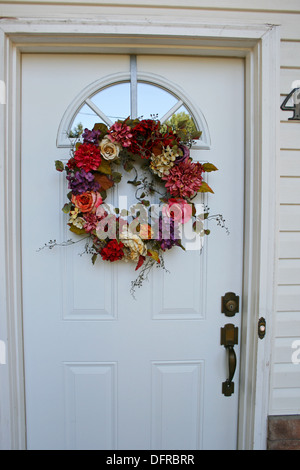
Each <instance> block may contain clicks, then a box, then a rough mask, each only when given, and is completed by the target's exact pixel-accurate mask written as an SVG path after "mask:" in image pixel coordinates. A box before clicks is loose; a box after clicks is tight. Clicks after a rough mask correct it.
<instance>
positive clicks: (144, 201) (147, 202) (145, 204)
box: [142, 199, 150, 207]
mask: <svg viewBox="0 0 300 470" xmlns="http://www.w3.org/2000/svg"><path fill="white" fill-rule="evenodd" d="M142 204H143V205H144V206H145V207H149V206H150V201H147V200H146V199H144V200H143V201H142Z"/></svg>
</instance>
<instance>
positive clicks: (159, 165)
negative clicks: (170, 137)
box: [150, 145, 179, 178]
mask: <svg viewBox="0 0 300 470" xmlns="http://www.w3.org/2000/svg"><path fill="white" fill-rule="evenodd" d="M178 156H179V154H178V153H174V152H173V150H172V149H171V148H170V147H169V145H168V146H167V147H164V148H163V151H162V153H161V154H159V155H154V154H152V155H151V163H150V168H151V170H152V171H153V173H155V174H156V175H158V176H160V177H161V178H162V177H163V176H167V175H168V174H169V171H170V169H171V168H172V167H173V165H174V162H175V160H176V157H178Z"/></svg>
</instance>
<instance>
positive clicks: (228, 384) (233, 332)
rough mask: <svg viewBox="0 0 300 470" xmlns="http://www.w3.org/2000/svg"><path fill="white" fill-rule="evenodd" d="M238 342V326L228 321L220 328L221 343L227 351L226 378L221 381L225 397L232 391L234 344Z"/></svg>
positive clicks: (234, 364) (234, 361) (234, 359)
mask: <svg viewBox="0 0 300 470" xmlns="http://www.w3.org/2000/svg"><path fill="white" fill-rule="evenodd" d="M235 344H238V328H237V327H235V326H234V325H232V324H231V323H228V324H227V325H225V326H224V328H221V345H223V346H225V349H226V351H228V370H229V373H228V379H227V380H225V382H223V383H222V393H223V395H225V397H230V396H231V395H232V394H233V393H234V382H233V381H232V380H233V377H234V374H235V371H236V362H237V361H236V354H235V350H234V345H235Z"/></svg>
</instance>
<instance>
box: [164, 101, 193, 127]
mask: <svg viewBox="0 0 300 470" xmlns="http://www.w3.org/2000/svg"><path fill="white" fill-rule="evenodd" d="M186 118H188V121H187V124H186V128H187V130H188V131H190V132H194V131H196V130H197V126H196V125H195V122H194V119H193V117H192V115H191V113H190V112H189V110H188V109H187V108H186V107H185V106H181V107H180V108H179V109H178V110H177V111H176V112H175V113H174V114H173V115H172V116H171V117H170V118H169V119H168V120H167V121H166V124H168V125H169V126H172V127H174V128H175V129H176V125H177V123H178V122H180V121H183V120H184V119H186Z"/></svg>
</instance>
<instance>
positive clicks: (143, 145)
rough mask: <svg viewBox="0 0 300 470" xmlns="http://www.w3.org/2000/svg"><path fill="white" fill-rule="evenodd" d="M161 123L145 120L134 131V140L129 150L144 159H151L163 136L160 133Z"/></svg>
mask: <svg viewBox="0 0 300 470" xmlns="http://www.w3.org/2000/svg"><path fill="white" fill-rule="evenodd" d="M159 127H160V122H159V121H153V120H152V119H143V120H142V121H140V122H139V124H137V125H136V126H135V127H134V128H133V129H132V140H131V146H130V148H129V150H130V151H131V152H132V153H134V154H136V155H140V156H141V157H142V158H150V157H151V154H152V148H153V147H154V145H157V144H158V143H159V142H160V141H161V139H162V135H161V133H160V132H159Z"/></svg>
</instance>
